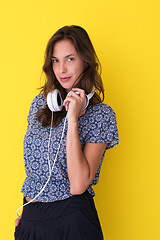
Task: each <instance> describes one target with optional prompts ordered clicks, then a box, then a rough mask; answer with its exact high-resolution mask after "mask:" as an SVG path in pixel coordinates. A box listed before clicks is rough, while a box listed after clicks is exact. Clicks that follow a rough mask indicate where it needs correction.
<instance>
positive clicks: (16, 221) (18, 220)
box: [15, 218, 20, 227]
mask: <svg viewBox="0 0 160 240" xmlns="http://www.w3.org/2000/svg"><path fill="white" fill-rule="evenodd" d="M19 222H20V218H17V219H16V220H15V227H17V226H18V225H19Z"/></svg>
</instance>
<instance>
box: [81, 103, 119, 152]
mask: <svg viewBox="0 0 160 240" xmlns="http://www.w3.org/2000/svg"><path fill="white" fill-rule="evenodd" d="M87 123H88V124H87V126H86V129H87V134H86V143H108V145H107V147H106V150H107V149H110V148H113V147H115V146H116V145H117V144H118V143H119V137H118V129H117V121H116V114H115V112H114V111H113V109H112V108H111V107H110V106H108V105H106V104H102V103H100V104H97V105H95V106H94V107H92V108H91V111H90V113H89V116H88V122H87Z"/></svg>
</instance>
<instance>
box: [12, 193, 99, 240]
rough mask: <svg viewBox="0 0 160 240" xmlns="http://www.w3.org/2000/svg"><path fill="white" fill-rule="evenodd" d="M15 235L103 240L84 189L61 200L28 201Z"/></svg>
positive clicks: (19, 238)
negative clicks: (82, 191) (79, 193)
mask: <svg viewBox="0 0 160 240" xmlns="http://www.w3.org/2000/svg"><path fill="white" fill-rule="evenodd" d="M23 202H24V203H26V199H25V198H24V199H23ZM14 236H15V240H103V234H102V230H101V226H100V222H99V219H98V215H97V211H96V208H95V205H94V200H93V197H92V196H91V195H90V194H89V193H88V192H87V191H86V192H85V193H83V194H81V195H74V196H72V197H70V198H67V199H65V200H61V201H55V202H51V203H50V202H49V203H42V202H32V203H30V204H28V205H27V206H25V207H24V209H23V214H22V218H21V220H20V224H19V225H18V226H17V227H16V228H15V233H14Z"/></svg>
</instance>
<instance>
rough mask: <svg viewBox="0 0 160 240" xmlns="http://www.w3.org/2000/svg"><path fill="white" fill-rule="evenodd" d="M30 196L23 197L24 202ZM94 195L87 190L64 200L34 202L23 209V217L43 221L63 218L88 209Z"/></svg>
mask: <svg viewBox="0 0 160 240" xmlns="http://www.w3.org/2000/svg"><path fill="white" fill-rule="evenodd" d="M27 200H29V198H27V199H26V198H25V197H24V199H23V202H24V204H25V203H27ZM91 200H92V196H91V195H90V194H89V193H88V192H87V190H86V192H84V193H83V194H81V195H72V196H70V197H68V198H66V199H64V200H58V201H54V202H47V203H46V202H38V201H37V202H32V203H30V204H28V205H26V206H25V207H24V209H23V215H22V218H23V219H24V220H27V221H28V220H31V221H42V219H44V220H49V219H54V218H55V219H56V218H61V217H62V216H67V215H69V214H72V213H74V212H77V211H84V212H85V211H87V210H88V208H89V207H91V206H90V201H91Z"/></svg>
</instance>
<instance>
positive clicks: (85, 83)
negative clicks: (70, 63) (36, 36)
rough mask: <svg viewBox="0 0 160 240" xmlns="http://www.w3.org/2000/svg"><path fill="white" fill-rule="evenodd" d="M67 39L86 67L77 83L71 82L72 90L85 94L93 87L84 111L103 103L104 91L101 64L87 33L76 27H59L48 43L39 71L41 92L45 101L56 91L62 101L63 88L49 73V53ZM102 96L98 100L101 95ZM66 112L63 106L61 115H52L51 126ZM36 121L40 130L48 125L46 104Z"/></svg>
mask: <svg viewBox="0 0 160 240" xmlns="http://www.w3.org/2000/svg"><path fill="white" fill-rule="evenodd" d="M64 39H65V40H70V41H71V42H72V43H73V45H74V47H75V49H76V51H77V53H78V54H79V56H80V58H81V59H82V61H84V62H85V63H86V66H87V67H86V68H85V69H84V71H83V72H82V74H81V75H80V76H79V77H78V79H77V80H78V81H76V82H77V83H76V82H75V84H74V87H78V88H81V89H84V90H85V92H86V94H88V93H90V92H91V91H92V89H93V87H95V94H94V96H93V97H92V98H91V100H90V103H89V106H88V108H90V107H92V106H93V105H95V104H97V103H100V102H102V101H103V100H104V88H103V83H102V79H101V65H100V62H99V59H98V57H97V55H96V52H95V50H94V47H93V45H92V42H91V40H90V38H89V36H88V34H87V32H86V31H85V30H84V29H83V28H82V27H80V26H76V25H71V26H64V27H62V28H60V29H59V30H58V31H57V32H56V33H55V34H54V35H53V36H52V37H51V38H50V40H49V42H48V44H47V47H46V51H45V61H44V65H43V72H44V73H45V77H46V78H45V84H44V86H42V87H41V88H40V89H41V92H40V93H42V94H43V96H44V97H45V98H46V97H47V94H48V93H49V92H50V91H53V90H54V89H56V88H57V89H59V90H60V92H61V95H62V98H63V99H65V97H66V95H67V92H66V89H64V88H63V87H62V86H61V85H60V83H59V82H58V80H57V79H56V76H55V74H54V72H53V68H52V53H53V48H54V45H55V43H56V42H58V41H61V40H64ZM101 94H102V99H101V96H100V95H101ZM65 114H66V110H65V107H63V109H62V111H61V112H56V113H54V114H53V127H56V126H57V125H58V124H59V123H60V122H61V120H62V118H63V117H64V116H65ZM37 119H38V121H39V122H41V123H42V126H43V127H46V126H49V125H50V123H51V111H50V110H49V108H48V106H47V105H46V106H45V107H44V108H42V109H40V110H39V111H38V112H37Z"/></svg>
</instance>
